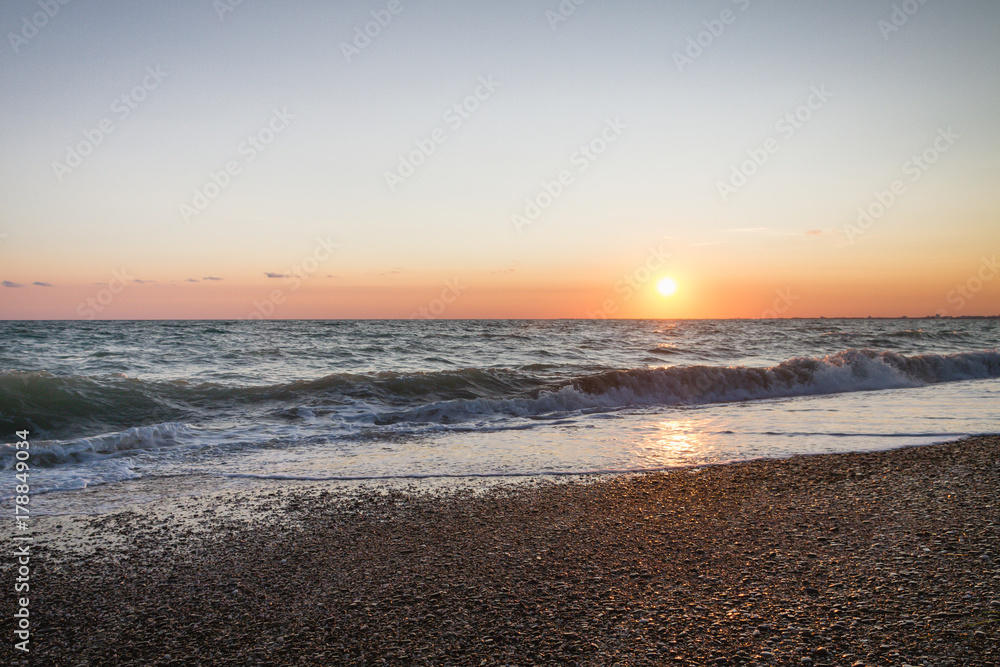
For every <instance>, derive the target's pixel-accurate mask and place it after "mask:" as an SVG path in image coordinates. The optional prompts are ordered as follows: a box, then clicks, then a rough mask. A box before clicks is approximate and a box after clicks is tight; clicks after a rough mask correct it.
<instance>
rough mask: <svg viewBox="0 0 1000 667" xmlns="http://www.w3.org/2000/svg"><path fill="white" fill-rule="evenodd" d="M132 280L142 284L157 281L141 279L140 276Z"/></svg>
mask: <svg viewBox="0 0 1000 667" xmlns="http://www.w3.org/2000/svg"><path fill="white" fill-rule="evenodd" d="M132 282H134V283H139V284H140V285H145V284H147V283H155V282H156V281H155V280H141V279H139V278H136V279H135V280H133V281H132Z"/></svg>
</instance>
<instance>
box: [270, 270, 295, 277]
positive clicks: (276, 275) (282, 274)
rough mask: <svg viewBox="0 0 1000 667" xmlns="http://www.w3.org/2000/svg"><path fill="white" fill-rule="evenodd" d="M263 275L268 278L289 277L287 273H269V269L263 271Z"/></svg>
mask: <svg viewBox="0 0 1000 667" xmlns="http://www.w3.org/2000/svg"><path fill="white" fill-rule="evenodd" d="M264 275H265V276H267V277H268V278H290V277H291V276H289V275H288V274H287V273H271V272H270V271H265V272H264Z"/></svg>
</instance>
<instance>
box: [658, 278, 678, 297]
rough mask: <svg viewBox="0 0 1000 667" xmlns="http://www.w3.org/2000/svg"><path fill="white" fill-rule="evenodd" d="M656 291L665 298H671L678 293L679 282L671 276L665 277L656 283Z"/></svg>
mask: <svg viewBox="0 0 1000 667" xmlns="http://www.w3.org/2000/svg"><path fill="white" fill-rule="evenodd" d="M656 291H657V292H659V293H660V294H662V295H663V296H670V295H671V294H673V293H674V292H676V291H677V281H675V280H674V279H673V278H671V277H670V276H664V277H663V278H660V280H659V282H657V283H656Z"/></svg>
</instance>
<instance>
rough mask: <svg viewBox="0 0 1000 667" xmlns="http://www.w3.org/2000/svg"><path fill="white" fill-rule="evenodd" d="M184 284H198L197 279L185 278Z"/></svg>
mask: <svg viewBox="0 0 1000 667" xmlns="http://www.w3.org/2000/svg"><path fill="white" fill-rule="evenodd" d="M184 282H186V283H196V282H198V279H197V278H187V279H185V280H184Z"/></svg>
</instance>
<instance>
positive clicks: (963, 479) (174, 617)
mask: <svg viewBox="0 0 1000 667" xmlns="http://www.w3.org/2000/svg"><path fill="white" fill-rule="evenodd" d="M998 454H1000V437H997V436H986V437H977V438H972V439H967V440H963V441H959V442H955V443H949V444H944V445H932V446H924V447H913V448H904V449H897V450H893V451H888V452H878V453H860V454H858V453H856V454H835V455H822V456H799V457H793V458H790V459H783V460H771V461H766V460H761V461H751V462H745V463H738V464H731V465H724V466H710V467H702V468H696V469H686V470H678V471H672V472H667V473H654V474H644V475H630V476H618V477H598V478H595V479H590V480H577V481H572V482H558V483H557V482H548V481H544V480H535V481H533V482H530V483H523V484H518V485H510V486H502V487H492V488H488V489H485V490H482V489H480V490H452V491H444V492H442V491H440V490H435V491H433V492H431V491H428V490H427V487H417V486H412V487H408V488H398V487H389V486H376V487H367V488H360V489H352V490H349V491H344V490H338V489H336V488H332V487H329V486H324V485H319V484H316V485H313V486H309V487H296V488H288V487H279V486H272V487H268V488H262V489H258V490H256V491H254V492H253V493H248V494H242V495H240V494H230V495H228V496H221V495H215V496H206V497H203V498H185V499H181V500H178V501H177V502H176V503H175V504H173V505H171V506H169V507H166V506H161V507H159V508H155V509H150V508H148V507H145V508H141V507H140V508H134V509H129V510H126V511H118V512H115V513H112V514H107V515H104V516H100V517H92V518H78V519H74V520H73V521H72V522H71V523H72V525H69V528H68V530H67V531H65V532H64V533H62V534H59V535H57V536H53V537H51V538H50V539H49V540H48V541H43V542H41V543H40V544H39V546H37V547H36V548H35V552H34V554H35V555H34V557H33V561H32V567H33V568H34V571H33V572H32V578H31V581H32V583H31V587H32V588H31V619H32V628H33V630H34V633H33V636H32V638H31V649H32V652H31V654H30V660H25V659H24V658H23V656H21V655H13V654H14V653H15V652H14V650H13V642H12V641H10V640H9V639H8V640H6V641H4V642H3V643H2V648H0V663H3V664H11V665H22V664H23V665H28V664H32V665H41V664H45V665H143V666H148V665H340V664H344V665H353V664H365V665H368V664H372V665H379V664H391V665H411V664H416V665H420V664H440V665H527V664H579V665H613V664H619V665H814V666H817V667H818V666H820V665H851V666H857V667H863V666H868V665H895V666H898V665H904V664H906V665H955V666H956V667H957V666H962V667H966V666H976V665H984V666H985V665H997V664H1000V648H998V642H997V639H998V629H1000V548H998V547H1000V540H998V533H1000V511H998V500H997V495H998V494H997V492H998V489H1000V484H998V481H1000V464H998ZM161 483H163V484H166V483H169V480H165V481H162V482H161ZM206 483H209V484H210V483H211V482H210V481H206ZM53 530H55V529H54V528H53ZM88 540H89V541H88ZM13 561H14V559H12V558H10V557H8V558H6V559H4V561H3V563H2V565H3V568H4V576H5V580H7V581H10V580H11V579H10V578H9V577H11V576H12V574H11V573H12V568H13V565H12V563H13ZM12 613H13V605H12V600H11V599H10V596H8V598H7V602H6V606H5V608H4V617H5V618H6V619H8V620H7V621H6V624H7V627H8V630H7V632H6V633H5V634H6V635H7V636H8V638H9V637H10V636H11V632H10V628H11V625H12V623H11V620H10V619H11V615H12Z"/></svg>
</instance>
